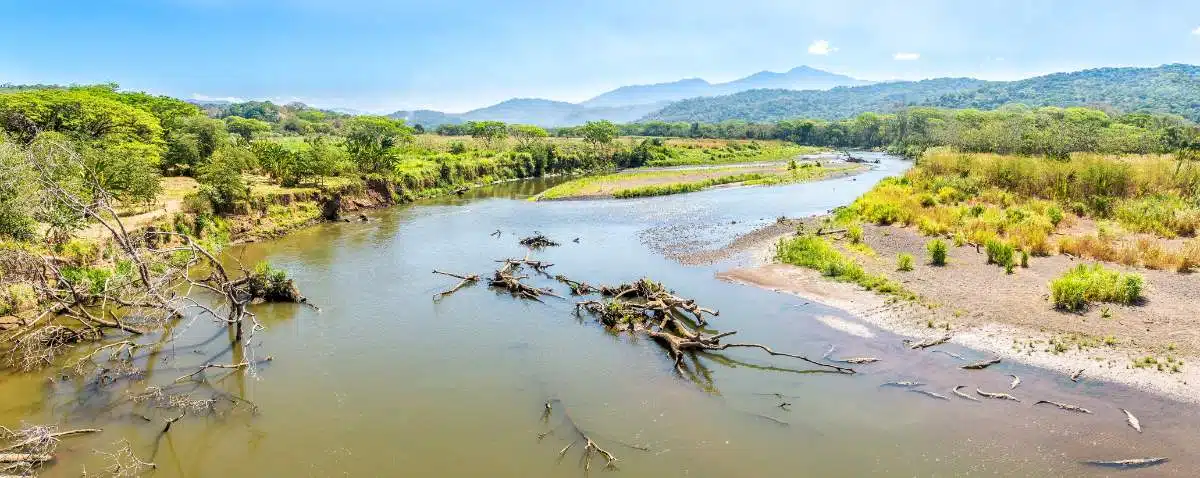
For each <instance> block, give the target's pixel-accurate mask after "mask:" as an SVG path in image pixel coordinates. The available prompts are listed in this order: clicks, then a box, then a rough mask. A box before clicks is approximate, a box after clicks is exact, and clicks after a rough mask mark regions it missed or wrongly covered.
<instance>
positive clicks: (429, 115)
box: [388, 110, 463, 126]
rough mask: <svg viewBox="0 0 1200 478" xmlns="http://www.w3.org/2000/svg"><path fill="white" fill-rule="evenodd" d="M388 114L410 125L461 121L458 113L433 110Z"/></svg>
mask: <svg viewBox="0 0 1200 478" xmlns="http://www.w3.org/2000/svg"><path fill="white" fill-rule="evenodd" d="M388 116H389V117H391V118H395V119H402V120H404V122H406V123H408V124H410V125H413V124H419V125H421V126H437V125H443V124H459V123H462V122H463V120H462V118H459V117H458V115H453V114H446V113H442V112H441V111H433V110H415V111H397V112H395V113H392V114H390V115H388Z"/></svg>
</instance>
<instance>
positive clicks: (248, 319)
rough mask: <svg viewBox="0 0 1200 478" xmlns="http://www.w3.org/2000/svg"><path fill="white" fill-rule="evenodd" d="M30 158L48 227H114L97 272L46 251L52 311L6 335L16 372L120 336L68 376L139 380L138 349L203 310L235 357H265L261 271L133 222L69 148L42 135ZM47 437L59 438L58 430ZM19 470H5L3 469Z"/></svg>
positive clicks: (41, 280) (42, 283) (40, 291)
mask: <svg viewBox="0 0 1200 478" xmlns="http://www.w3.org/2000/svg"><path fill="white" fill-rule="evenodd" d="M25 159H26V161H27V163H28V167H29V168H30V170H31V171H32V172H33V173H34V174H33V175H34V176H35V180H36V181H37V183H38V185H39V187H40V189H39V201H40V202H39V204H38V208H39V210H40V211H44V212H45V214H47V215H50V214H53V215H54V217H56V218H59V219H58V220H56V221H55V222H54V224H57V226H52V227H51V233H50V235H52V236H54V237H69V236H70V234H69V233H70V231H71V227H72V226H71V225H75V226H78V225H80V224H83V223H85V222H90V223H92V224H95V225H96V227H98V228H99V229H100V230H102V231H104V232H105V233H106V234H105V235H106V242H107V244H109V245H110V246H109V247H110V251H111V252H110V253H108V254H106V256H105V260H106V261H108V262H106V263H104V264H102V265H104V266H107V268H106V269H105V271H106V274H103V275H97V276H96V277H99V278H93V277H92V276H85V277H80V274H78V273H72V272H71V270H69V269H68V268H67V267H66V264H64V263H63V262H61V261H60V260H59V259H57V258H54V257H46V258H40V260H41V265H42V267H41V268H40V269H41V270H40V271H39V274H40V275H39V276H38V277H37V280H36V281H35V283H34V288H35V291H36V293H37V295H38V298H39V302H40V303H41V304H42V305H43V306H44V307H45V310H44V312H43V313H41V314H40V315H38V316H37V317H35V318H34V319H32V320H30V321H27V322H26V323H25V324H24V326H23V327H21V328H18V329H15V330H12V331H9V332H8V333H6V334H5V335H3V336H0V350H2V353H3V354H4V358H5V360H4V362H5V364H6V365H7V366H9V367H12V368H15V369H18V370H33V369H37V368H42V367H47V366H52V365H55V364H56V363H57V362H58V360H57V359H58V358H59V357H60V356H61V354H62V352H63V351H64V350H66V349H67V348H68V347H72V346H74V345H76V344H81V343H88V342H97V343H99V342H100V341H104V340H110V341H111V340H114V339H117V341H115V342H110V343H108V344H106V345H101V346H97V347H95V348H94V349H93V350H91V351H90V352H89V353H85V354H83V355H82V356H81V357H80V358H78V359H76V360H73V361H72V362H70V363H68V364H66V365H65V366H64V367H63V368H62V372H61V373H62V375H63V376H64V377H66V376H70V375H75V376H80V377H85V376H89V377H93V378H91V379H90V380H91V381H90V382H89V386H93V387H97V388H99V387H105V386H109V385H112V384H113V383H116V382H118V381H121V380H124V379H140V378H142V376H143V375H144V369H143V367H144V368H146V369H148V368H150V367H152V366H153V364H155V363H156V362H158V361H156V360H148V361H138V360H135V353H137V351H139V350H140V349H142V348H151V349H155V350H160V349H161V348H162V347H163V346H164V345H165V344H168V343H170V342H171V341H172V340H173V339H174V338H175V337H177V336H178V332H179V330H178V329H179V328H180V327H183V328H186V327H187V326H188V325H190V324H191V323H192V322H193V321H195V320H200V319H202V318H204V319H211V320H214V321H215V322H217V323H218V324H220V325H221V326H223V327H227V328H228V330H229V336H230V345H229V347H230V349H232V350H234V351H235V357H240V358H238V359H237V360H243V358H241V357H244V361H246V362H247V363H246V365H245V366H239V367H237V368H238V369H240V370H247V369H251V368H252V367H253V366H254V365H255V364H258V363H260V362H261V360H255V359H254V358H253V353H252V352H253V350H252V349H251V345H250V344H251V340H249V338H250V337H248V334H249V333H253V332H254V331H256V330H260V329H261V328H262V326H261V325H260V324H259V323H258V321H257V320H256V318H255V315H254V314H253V313H252V312H250V311H249V310H247V306H248V305H249V304H251V303H252V302H253V301H255V300H256V299H262V298H263V297H259V296H258V292H257V291H256V289H255V284H254V283H253V282H254V281H255V277H254V275H253V274H251V273H250V272H248V271H247V270H246V269H245V268H242V267H240V266H239V267H237V270H234V269H231V268H227V265H226V262H224V261H222V260H220V259H219V258H218V256H217V253H216V252H214V251H213V250H210V248H209V246H208V245H204V244H201V243H200V242H198V241H197V240H196V239H195V238H193V237H191V236H188V235H185V234H179V233H175V232H165V231H161V230H157V229H154V228H148V229H146V230H145V231H141V232H135V231H131V230H129V229H127V228H126V226H125V225H124V224H123V223H122V221H121V219H120V217H119V215H118V214H117V209H116V204H117V201H116V199H115V198H114V197H113V195H112V194H110V193H109V192H108V191H107V190H106V189H105V188H104V187H103V185H102V184H99V183H98V182H96V181H94V180H92V179H89V178H91V177H93V175H91V174H89V173H88V171H89V170H88V169H87V168H88V165H87V163H86V162H84V161H83V160H82V159H81V158H80V157H79V155H78V154H77V153H76V152H75V151H74V150H73V149H71V148H70V147H68V146H66V145H62V144H57V143H52V142H46V143H39V144H38V145H37V147H31V148H30V149H29V150H28V151H27V152H26V158H25ZM64 178H65V179H64ZM56 228H63V229H56ZM197 292H204V296H205V298H204V300H203V301H200V300H197V299H196V298H194V296H193V294H194V293H197ZM295 295H296V296H298V294H295ZM185 319H186V322H185ZM208 368H211V367H210V365H204V366H203V368H202V369H201V371H203V370H207V369H208ZM184 395H186V394H179V396H180V397H182V396H184ZM183 400H184V399H182V398H180V399H178V400H176V403H184V402H183ZM38 433H40V432H38ZM28 434H36V433H35V431H30V432H28V433H26V435H28ZM10 435H13V434H12V433H10ZM42 435H45V436H47V437H49V438H48V439H49V440H50V442H51V443H56V441H54V440H57V436H60V435H53V434H52V433H42ZM14 436H15V435H14ZM38 436H41V435H38ZM31 438H32V437H31ZM20 443H24V441H22V442H20ZM29 443H31V444H32V443H34V442H29ZM37 443H43V444H44V443H47V441H46V440H41V441H39V442H37ZM14 446H15V445H14ZM11 448H12V447H10V449H11ZM18 448H20V449H19V450H18V449H12V450H10V451H12V452H13V453H18V454H19V453H24V454H29V455H45V454H50V453H49V451H52V450H49V451H47V450H46V449H45V447H44V446H42V447H41V448H36V449H35V448H33V447H31V446H30V445H29V444H23V445H21V446H20V447H18ZM12 471H14V470H13V469H11V468H8V469H4V468H0V474H3V473H10V474H11V473H12ZM18 471H21V470H18ZM16 474H29V473H24V472H22V473H16Z"/></svg>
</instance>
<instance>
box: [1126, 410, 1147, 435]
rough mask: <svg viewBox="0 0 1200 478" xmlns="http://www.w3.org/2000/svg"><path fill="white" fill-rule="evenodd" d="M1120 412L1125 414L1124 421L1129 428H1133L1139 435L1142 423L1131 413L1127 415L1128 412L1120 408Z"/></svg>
mask: <svg viewBox="0 0 1200 478" xmlns="http://www.w3.org/2000/svg"><path fill="white" fill-rule="evenodd" d="M1121 411H1122V412H1125V421H1126V422H1128V423H1129V426H1130V427H1133V429H1134V430H1137V431H1138V433H1141V432H1142V422H1140V421H1138V419H1137V417H1135V416H1133V414H1132V413H1129V410H1126V409H1124V408H1122V409H1121Z"/></svg>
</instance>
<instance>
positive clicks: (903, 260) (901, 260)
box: [896, 252, 913, 272]
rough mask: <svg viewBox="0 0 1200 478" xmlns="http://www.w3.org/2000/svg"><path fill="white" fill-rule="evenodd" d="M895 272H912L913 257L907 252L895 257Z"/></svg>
mask: <svg viewBox="0 0 1200 478" xmlns="http://www.w3.org/2000/svg"><path fill="white" fill-rule="evenodd" d="M896 270H898V271H904V272H908V271H911V270H913V256H912V254H909V253H907V252H901V253H900V255H899V256H897V257H896Z"/></svg>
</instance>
